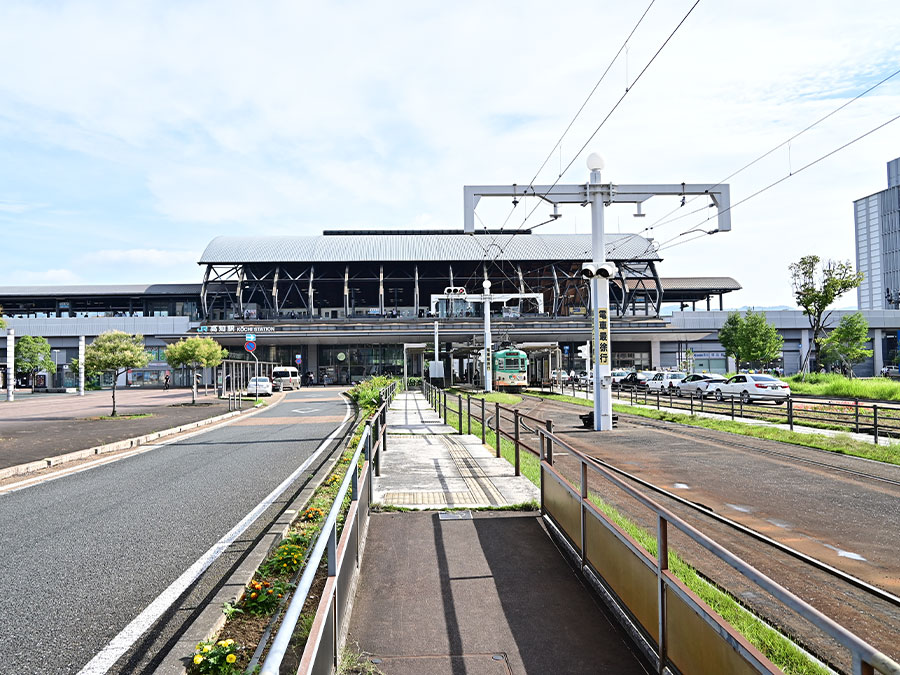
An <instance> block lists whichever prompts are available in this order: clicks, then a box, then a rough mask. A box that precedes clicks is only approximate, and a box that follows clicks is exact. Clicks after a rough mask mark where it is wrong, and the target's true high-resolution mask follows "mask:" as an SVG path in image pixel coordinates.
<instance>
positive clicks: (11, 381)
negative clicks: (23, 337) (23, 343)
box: [6, 328, 16, 401]
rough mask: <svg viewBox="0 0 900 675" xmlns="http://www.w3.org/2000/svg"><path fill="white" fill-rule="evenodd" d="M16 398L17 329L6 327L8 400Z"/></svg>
mask: <svg viewBox="0 0 900 675" xmlns="http://www.w3.org/2000/svg"><path fill="white" fill-rule="evenodd" d="M15 399H16V331H14V330H13V329H12V328H7V329H6V400H7V401H14V400H15Z"/></svg>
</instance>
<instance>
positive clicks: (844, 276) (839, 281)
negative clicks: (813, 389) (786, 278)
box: [788, 255, 863, 377]
mask: <svg viewBox="0 0 900 675" xmlns="http://www.w3.org/2000/svg"><path fill="white" fill-rule="evenodd" d="M821 262H822V260H821V258H819V256H817V255H807V256H803V257H802V258H800V260H799V261H797V262H795V263H791V264H790V265H789V266H788V269H790V271H791V282H792V286H793V289H794V297H795V298H796V300H797V305H798V306H799V307H800V308H801V309H802V310H803V313H804V314H806V316H807V318H808V319H809V327H810V328H811V329H812V332H813V344H814V345H815V347H816V354H818V355H821V352H822V344H821V343H822V340H823V339H824V337H825V328H826V327H827V324H828V319H829V318H830V317H831V313H830V312H828V313H827V314H826V312H827V311H828V307H829V306H830V305H831V304H832V303H833V302H834V301H835V300H837V299H838V298H839V297H840V296H842V295H843V294H844V293H846V292H847V291H849V290H852V289H854V288H856V287H858V286H859V285H860V283H862V280H863V274H862V272H855V271H854V270H853V265H852V264H850V262H849V261H846V262H837V261H834V260H828V261H826V262H825V263H824V264H822V265H821V269H820V263H821ZM808 367H809V351H807V352H806V355H805V356H804V357H803V363H802V364H801V366H800V372H801V373H803V374H804V377H805V374H806V371H807V369H808Z"/></svg>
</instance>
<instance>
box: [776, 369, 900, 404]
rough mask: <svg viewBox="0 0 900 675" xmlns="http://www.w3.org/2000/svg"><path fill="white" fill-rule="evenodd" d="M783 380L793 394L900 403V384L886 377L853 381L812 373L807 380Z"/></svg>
mask: <svg viewBox="0 0 900 675" xmlns="http://www.w3.org/2000/svg"><path fill="white" fill-rule="evenodd" d="M783 379H784V380H785V381H786V382H787V383H788V384H790V385H791V393H793V394H808V395H810V396H835V397H842V398H866V399H874V400H879V401H900V382H898V381H897V380H890V379H888V378H886V377H876V378H872V379H865V380H860V379H856V378H854V379H852V380H851V379H850V378H848V377H844V376H843V375H838V374H836V373H811V374H809V375H807V376H806V379H805V380H804V379H803V378H802V376H800V375H791V376H790V377H786V378H783Z"/></svg>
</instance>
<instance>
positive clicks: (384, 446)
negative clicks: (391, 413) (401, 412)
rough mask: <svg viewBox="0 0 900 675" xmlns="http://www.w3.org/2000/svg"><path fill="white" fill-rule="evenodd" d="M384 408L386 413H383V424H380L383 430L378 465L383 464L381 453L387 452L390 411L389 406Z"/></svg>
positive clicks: (379, 427) (381, 430) (379, 428)
mask: <svg viewBox="0 0 900 675" xmlns="http://www.w3.org/2000/svg"><path fill="white" fill-rule="evenodd" d="M383 410H384V413H383V414H384V418H383V419H382V420H381V424H379V425H378V430H379V431H380V432H381V452H379V453H378V456H379V462H378V466H379V467H380V466H381V461H380V457H381V453H382V452H387V413H388V409H387V406H384V408H383Z"/></svg>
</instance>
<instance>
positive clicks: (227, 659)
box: [225, 654, 237, 663]
mask: <svg viewBox="0 0 900 675" xmlns="http://www.w3.org/2000/svg"><path fill="white" fill-rule="evenodd" d="M225 660H226V661H228V663H234V662H235V661H237V657H236V656H235V655H234V654H229V655H228V656H226V657H225Z"/></svg>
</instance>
